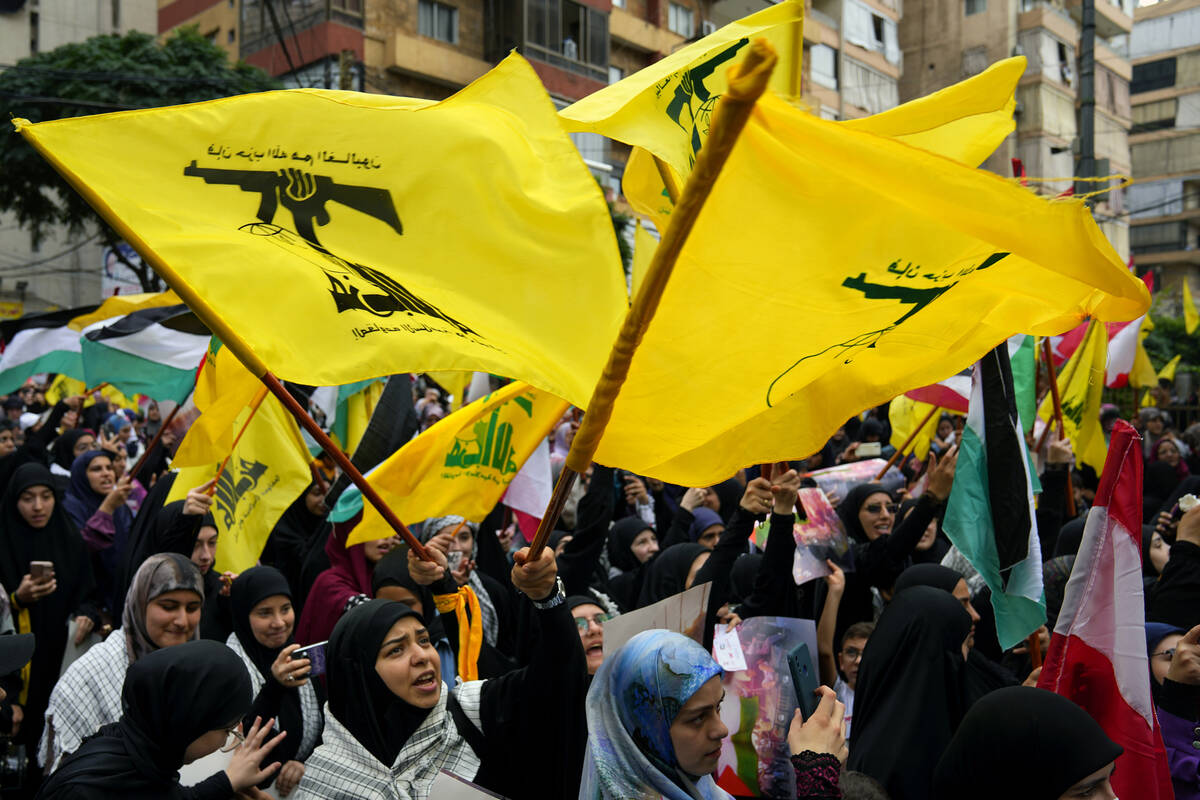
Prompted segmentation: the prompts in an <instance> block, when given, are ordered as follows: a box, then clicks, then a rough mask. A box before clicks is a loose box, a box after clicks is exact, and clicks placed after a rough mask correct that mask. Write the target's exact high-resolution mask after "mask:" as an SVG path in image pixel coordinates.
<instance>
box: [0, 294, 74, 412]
mask: <svg viewBox="0 0 1200 800" xmlns="http://www.w3.org/2000/svg"><path fill="white" fill-rule="evenodd" d="M96 308H97V306H94V305H93V306H86V307H84V308H70V309H66V310H65V311H54V312H52V313H49V314H38V315H35V316H31V317H21V318H20V319H14V320H7V321H5V322H0V337H3V338H4V354H3V355H0V394H8V393H10V392H13V391H16V390H17V389H19V388H20V387H21V385H22V384H23V383H25V381H26V380H27V379H28V378H29V377H30V376H31V375H37V374H38V373H40V372H57V373H59V374H61V375H68V376H70V377H72V378H78V379H80V380H83V358H82V356H81V355H80V346H79V331H75V330H71V329H70V328H68V327H67V323H69V322H70V321H71V320H72V319H74V318H75V317H78V316H80V315H81V314H90V313H92V312H93V311H95V310H96Z"/></svg>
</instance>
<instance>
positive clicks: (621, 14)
mask: <svg viewBox="0 0 1200 800" xmlns="http://www.w3.org/2000/svg"><path fill="white" fill-rule="evenodd" d="M608 31H609V34H610V35H611V36H612V38H614V39H616V40H617V41H618V42H620V43H621V44H625V45H628V46H630V47H632V48H634V49H636V50H641V51H642V52H643V53H661V54H663V55H666V54H667V53H670V52H671V51H673V50H674V49H675V48H677V47H679V45H681V44H683V41H684V40H683V37H682V36H680V35H678V34H675V33H671V32H670V31H669V30H667V29H666V28H660V27H658V26H657V25H652V24H650V23H649V22H647V21H646V20H644V19H639V18H638V17H635V16H634V15H633V14H630V13H629V12H628V11H626V10H625V9H623V8H617V7H616V6H613V10H612V13H611V14H610V15H609V17H608Z"/></svg>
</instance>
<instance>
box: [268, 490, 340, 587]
mask: <svg viewBox="0 0 1200 800" xmlns="http://www.w3.org/2000/svg"><path fill="white" fill-rule="evenodd" d="M312 488H313V484H309V485H308V488H306V489H305V490H304V492H303V493H301V495H300V496H299V497H297V498H296V499H295V500H294V501H292V504H291V505H290V506H288V507H287V510H286V511H284V512H283V515H282V516H281V517H280V518H279V521H278V522H276V523H275V527H274V528H273V529H272V530H271V535H270V536H268V537H267V543H266V545H265V546H264V547H263V551H262V555H261V556H260V557H259V561H260V562H261V563H263V564H270V565H271V566H273V567H276V568H277V569H279V571H280V572H282V573H283V577H285V578H287V581H288V584H290V585H293V586H298V585H299V584H300V581H301V571H302V570H303V568H304V557H305V556H307V555H308V549H309V547H310V546H311V545H312V542H313V540H314V538H315V537H316V534H317V531H318V530H319V529H320V527H321V525H322V523H324V522H325V516H326V515H324V514H314V513H312V512H311V511H309V510H308V499H307V498H308V493H309V491H310V490H311V489H312ZM297 610H299V609H297Z"/></svg>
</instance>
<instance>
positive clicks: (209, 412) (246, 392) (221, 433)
mask: <svg viewBox="0 0 1200 800" xmlns="http://www.w3.org/2000/svg"><path fill="white" fill-rule="evenodd" d="M260 391H265V387H264V386H263V385H262V383H261V382H260V381H259V380H258V379H257V378H255V377H254V376H253V375H251V374H250V372H249V370H247V369H246V368H245V367H244V366H242V363H241V362H240V361H238V360H237V356H235V355H234V354H233V353H232V352H231V351H230V350H229V348H227V347H220V343H219V342H217V341H216V340H215V339H214V340H213V341H212V343H210V345H209V348H208V354H207V355H206V356H205V358H204V364H203V365H202V366H201V367H200V374H199V375H198V376H197V377H196V388H195V390H194V391H193V393H192V402H193V403H195V405H196V408H198V409H200V416H199V418H198V419H196V421H195V422H193V423H192V426H191V427H190V428H188V431H187V434H186V435H185V436H184V437H183V441H182V442H180V444H179V449H178V450H176V451H175V456H174V458H172V459H171V465H172V466H175V467H202V466H208V465H210V464H213V463H216V462H219V461H221V460H222V459H223V458H225V456H226V455H227V454H228V453H229V451H230V449H232V447H233V439H234V435H235V433H236V431H237V430H239V429H240V426H239V425H238V424H237V421H238V419H239V417H241V415H242V412H243V411H244V410H245V409H246V407H247V406H248V405H250V403H251V401H252V400H253V399H254V396H255V395H256V394H258V393H259V392H260ZM203 482H204V481H201V483H203Z"/></svg>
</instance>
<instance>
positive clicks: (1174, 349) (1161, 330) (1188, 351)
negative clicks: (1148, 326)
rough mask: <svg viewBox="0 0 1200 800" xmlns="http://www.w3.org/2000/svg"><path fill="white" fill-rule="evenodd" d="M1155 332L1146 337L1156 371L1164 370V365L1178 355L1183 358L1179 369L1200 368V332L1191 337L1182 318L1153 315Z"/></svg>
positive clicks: (1148, 351)
mask: <svg viewBox="0 0 1200 800" xmlns="http://www.w3.org/2000/svg"><path fill="white" fill-rule="evenodd" d="M1150 320H1151V321H1152V322H1153V323H1154V330H1153V331H1151V332H1150V335H1149V336H1147V337H1146V342H1145V345H1146V354H1147V355H1148V356H1150V361H1151V363H1152V364H1154V369H1155V370H1159V369H1162V367H1163V365H1164V364H1166V363H1167V362H1168V361H1170V360H1171V359H1172V358H1174V357H1175V356H1176V355H1180V356H1182V358H1181V359H1180V361H1179V369H1180V370H1187V369H1189V368H1190V369H1191V370H1192V371H1195V369H1196V368H1197V367H1200V330H1198V331H1196V333H1194V334H1192V335H1191V336H1189V335H1188V333H1187V331H1186V330H1184V327H1183V319H1182V318H1180V317H1167V316H1158V315H1157V314H1151V315H1150Z"/></svg>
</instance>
